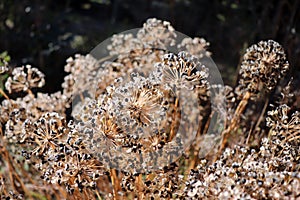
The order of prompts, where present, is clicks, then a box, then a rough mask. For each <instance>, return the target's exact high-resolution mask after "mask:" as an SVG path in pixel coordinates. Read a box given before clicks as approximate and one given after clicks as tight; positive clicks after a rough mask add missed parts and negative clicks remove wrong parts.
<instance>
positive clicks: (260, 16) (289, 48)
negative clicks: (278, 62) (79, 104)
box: [0, 0, 300, 92]
mask: <svg viewBox="0 0 300 200" xmlns="http://www.w3.org/2000/svg"><path fill="white" fill-rule="evenodd" d="M299 8H300V3H299V1H298V0H294V1H291V0H290V1H289V0H270V1H257V0H249V1H242V0H209V1H207V0H205V1H204V0H198V1H196V0H161V1H159V0H59V1H54V0H27V1H19V0H0V52H3V51H7V52H8V54H9V55H10V56H11V58H12V59H11V65H12V66H17V65H21V64H25V63H29V64H32V65H33V66H35V67H39V68H40V69H41V71H43V72H44V73H45V74H46V83H47V84H46V87H45V89H44V90H45V91H48V92H54V91H57V90H59V89H60V84H61V82H62V81H63V77H64V75H65V73H64V72H63V66H64V64H65V60H66V58H68V57H69V56H72V55H73V54H75V53H82V54H86V53H88V52H90V51H91V50H92V49H93V48H94V47H95V46H96V45H97V44H99V43H100V42H102V40H104V39H106V38H108V37H110V36H111V35H112V34H114V33H119V32H121V31H125V30H128V29H130V28H138V27H141V26H142V24H143V23H144V22H145V20H146V19H147V18H150V17H156V18H159V19H163V20H167V21H170V22H171V24H172V25H173V26H174V28H175V29H176V30H177V31H179V32H182V33H184V34H186V35H188V36H190V37H195V36H199V37H204V38H205V39H206V40H207V41H209V42H210V44H211V45H210V48H209V50H210V51H211V52H212V53H213V56H212V57H213V59H214V61H215V62H216V63H217V65H218V67H219V69H220V70H221V72H222V76H223V79H224V81H225V83H227V84H230V85H234V84H235V82H236V80H235V79H236V76H235V75H236V73H237V66H238V65H239V63H240V59H241V55H242V54H243V53H244V52H245V49H246V48H247V47H248V46H250V45H252V44H253V43H256V42H258V41H260V40H264V39H274V40H276V41H277V42H279V43H280V44H282V45H283V46H284V48H285V50H286V52H287V55H288V60H289V61H290V63H291V67H292V70H291V71H290V73H291V74H293V76H294V77H295V78H296V79H299V64H300V55H299V54H300V53H299V52H300V40H299V39H300V38H299V33H298V31H300V30H299V28H300V26H299V25H300V21H299V19H300V13H299V11H300V10H299Z"/></svg>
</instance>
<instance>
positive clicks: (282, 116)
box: [266, 104, 300, 145]
mask: <svg viewBox="0 0 300 200" xmlns="http://www.w3.org/2000/svg"><path fill="white" fill-rule="evenodd" d="M290 110H291V108H290V107H289V106H287V105H285V104H284V105H281V106H279V107H277V108H276V109H275V110H272V111H269V112H268V117H267V118H266V121H267V126H268V127H270V128H271V134H272V136H273V137H275V138H278V139H280V140H281V141H282V143H291V144H294V145H299V144H300V134H299V130H300V112H298V111H295V112H294V113H293V114H289V113H290Z"/></svg>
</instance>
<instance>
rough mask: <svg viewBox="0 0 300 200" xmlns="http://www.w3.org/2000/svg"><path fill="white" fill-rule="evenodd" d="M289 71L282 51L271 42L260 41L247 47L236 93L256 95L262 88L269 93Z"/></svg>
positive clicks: (277, 45) (276, 44)
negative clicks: (247, 92) (246, 92)
mask: <svg viewBox="0 0 300 200" xmlns="http://www.w3.org/2000/svg"><path fill="white" fill-rule="evenodd" d="M288 69H289V63H288V61H287V59H286V55H285V53H284V49H283V48H282V46H281V45H280V44H278V43H277V42H275V41H273V40H268V41H261V42H259V43H258V44H254V45H252V46H251V47H249V48H248V49H247V51H246V53H245V55H244V58H243V62H242V66H241V69H240V76H241V78H240V81H239V87H238V89H237V92H239V93H243V92H245V91H249V92H251V93H252V94H253V95H255V94H257V93H258V92H259V91H261V90H262V88H265V89H266V90H267V91H271V90H273V89H274V87H275V86H276V85H277V82H278V81H279V80H280V78H282V77H283V76H284V75H285V74H286V72H287V70H288Z"/></svg>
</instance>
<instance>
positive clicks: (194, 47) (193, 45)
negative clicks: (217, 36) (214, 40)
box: [178, 37, 211, 59]
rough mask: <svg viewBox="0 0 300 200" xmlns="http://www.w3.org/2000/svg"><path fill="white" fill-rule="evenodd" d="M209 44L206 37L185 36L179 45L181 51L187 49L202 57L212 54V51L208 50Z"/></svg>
mask: <svg viewBox="0 0 300 200" xmlns="http://www.w3.org/2000/svg"><path fill="white" fill-rule="evenodd" d="M208 46H209V42H207V41H206V40H205V39H204V38H198V37H196V38H193V39H192V38H184V39H183V40H182V42H181V43H180V44H179V45H178V49H179V50H181V51H187V52H189V53H190V54H192V55H193V56H196V57H197V58H198V59H200V58H203V57H204V56H210V55H211V53H210V52H208V51H207V50H206V49H207V48H208Z"/></svg>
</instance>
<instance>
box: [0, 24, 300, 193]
mask: <svg viewBox="0 0 300 200" xmlns="http://www.w3.org/2000/svg"><path fill="white" fill-rule="evenodd" d="M176 36H177V33H176V31H175V30H174V28H173V27H172V26H171V25H170V23H169V22H165V21H161V20H158V19H149V20H147V22H146V23H145V24H144V25H143V28H141V29H140V30H138V31H137V33H136V34H132V33H126V34H118V35H114V36H113V37H112V39H111V43H110V44H109V45H108V46H107V47H106V48H107V50H108V51H109V55H108V57H105V58H99V59H98V58H97V59H98V60H97V59H96V58H94V57H93V56H92V55H79V54H76V55H75V57H74V58H69V59H67V61H66V66H65V71H66V72H67V73H68V75H67V76H66V77H65V79H64V82H63V83H62V88H63V91H61V92H60V91H59V92H56V93H53V94H47V93H41V92H39V91H38V89H35V90H32V89H33V88H40V87H42V86H43V85H44V84H45V79H44V74H43V73H42V72H40V71H39V70H38V69H37V68H33V67H31V66H29V65H26V66H22V67H16V68H13V69H9V68H8V67H9V64H8V63H5V65H4V66H0V74H1V73H2V74H3V73H6V74H7V75H8V76H9V77H8V79H7V80H6V83H5V89H6V90H4V88H3V89H0V94H1V95H2V96H3V99H2V101H1V105H0V127H1V129H0V137H1V138H0V199H299V198H300V193H299V191H300V149H299V145H300V134H299V133H300V115H299V111H297V110H299V108H297V105H298V104H297V99H298V98H297V95H299V93H300V92H299V90H298V91H297V89H296V90H293V89H292V87H291V85H290V84H291V83H289V84H288V85H287V86H281V87H277V86H279V85H280V78H282V77H283V76H284V75H285V74H286V72H287V70H288V67H289V65H288V62H287V59H286V56H285V53H284V50H283V48H282V47H281V46H280V45H279V44H278V43H277V42H274V41H271V40H269V41H262V42H259V43H258V44H255V45H253V46H251V47H250V48H249V49H247V52H246V54H245V55H244V60H243V62H242V66H241V70H240V79H239V84H238V85H237V86H236V87H234V88H232V87H230V86H223V85H220V84H212V83H210V82H209V79H210V78H211V77H210V76H212V74H210V72H211V71H210V68H209V67H208V66H206V62H203V61H204V60H205V59H207V58H209V56H210V55H211V53H210V52H208V51H207V47H208V46H209V43H208V42H206V41H205V40H204V39H202V38H194V39H191V38H185V39H183V40H182V41H180V42H179V43H177V41H176ZM169 47H175V48H177V50H178V52H174V53H170V52H168V50H167V49H168V48H169ZM6 91H7V92H8V93H9V95H7V94H6ZM264 91H266V92H264ZM270 91H272V93H271V92H270ZM260 92H264V95H257V94H258V93H260ZM11 93H12V94H13V95H11ZM278 93H279V94H278ZM19 94H20V95H19ZM288 96H292V97H293V98H291V99H288V100H287V97H288ZM273 99H274V101H273ZM278 99H281V100H279V101H276V100H278ZM262 102H263V103H262ZM260 104H264V105H263V109H261V108H260V107H259V106H260ZM271 104H274V105H271ZM71 106H72V108H73V110H72V113H71V115H70V114H69V112H68V110H67V109H70V107H71ZM218 113H219V114H220V118H218V117H217V116H218ZM249 122H252V123H249ZM211 123H215V124H216V125H215V126H214V127H212V128H211V127H210V124H211ZM249 124H250V125H249Z"/></svg>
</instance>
